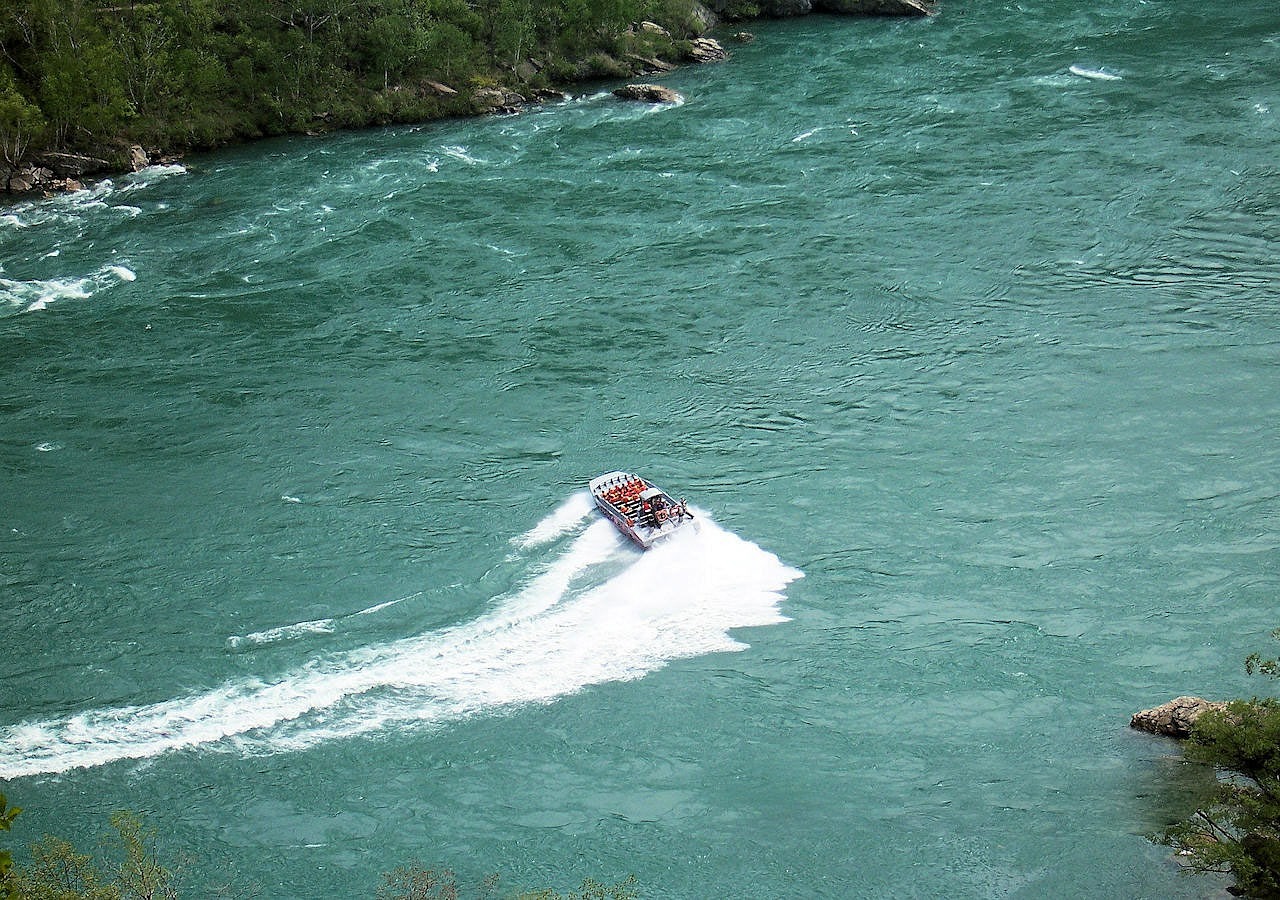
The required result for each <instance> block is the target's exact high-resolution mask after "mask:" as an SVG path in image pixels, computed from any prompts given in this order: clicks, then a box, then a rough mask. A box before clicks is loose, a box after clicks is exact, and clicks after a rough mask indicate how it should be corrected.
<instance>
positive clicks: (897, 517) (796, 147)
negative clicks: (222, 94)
mask: <svg viewBox="0 0 1280 900" xmlns="http://www.w3.org/2000/svg"><path fill="white" fill-rule="evenodd" d="M752 29H753V31H754V32H755V34H756V40H755V41H754V42H752V43H749V44H740V45H739V44H728V36H727V35H725V36H724V39H725V41H726V43H727V44H728V45H729V46H730V47H731V49H732V50H733V56H732V58H731V59H730V60H729V61H728V62H726V63H722V64H718V65H712V66H703V67H693V68H687V69H683V70H681V71H679V72H677V73H674V74H672V75H671V76H669V77H667V78H665V79H664V83H666V84H668V85H669V86H671V87H673V88H675V89H677V90H679V91H680V92H682V93H683V94H684V95H685V98H686V99H685V102H683V103H682V104H679V105H664V106H652V107H651V106H638V105H626V104H624V103H621V102H618V101H616V100H615V99H614V98H613V97H612V96H611V95H609V94H608V93H607V89H608V88H611V87H613V86H614V85H600V86H598V87H591V88H589V89H586V90H584V91H582V92H580V93H578V94H576V95H575V96H573V97H572V98H571V99H570V100H568V101H567V102H564V103H558V104H553V105H549V106H546V107H543V108H539V109H536V110H530V111H527V112H525V113H523V114H521V115H518V116H512V117H495V118H485V119H476V120H471V121H451V122H443V123H434V124H428V125H422V126H416V127H408V126H404V127H394V128H388V129H384V130H374V131H366V132H361V133H348V134H338V135H329V136H322V137H315V138H302V137H299V138H292V139H288V140H276V141H270V142H266V143H260V144H255V145H252V146H247V147H243V148H237V149H233V150H227V151H222V152H217V153H211V154H204V155H199V156H193V157H191V158H189V159H187V160H184V161H183V163H182V165H175V166H167V167H158V168H152V169H147V170H144V171H142V172H140V173H137V174H135V175H128V176H122V177H118V178H113V179H111V180H110V181H108V182H103V183H100V184H98V185H95V186H93V187H91V188H90V189H88V190H85V191H82V192H79V193H76V194H72V195H69V196H64V197H58V198H54V199H50V200H41V201H35V202H23V203H19V204H17V205H15V206H11V207H10V208H8V209H5V210H0V345H2V346H3V350H2V351H0V611H2V612H3V617H4V618H3V622H4V627H3V628H2V629H0V642H2V643H0V650H2V651H3V652H0V789H2V790H3V791H4V793H5V794H6V795H7V796H8V799H9V801H10V802H11V803H15V804H17V805H20V806H23V807H25V808H26V812H24V813H23V815H22V816H21V817H20V818H19V819H18V821H17V822H16V823H15V828H14V831H13V832H12V834H11V836H10V837H11V838H12V841H11V843H12V844H18V845H24V844H25V843H26V842H28V841H31V840H34V839H36V838H37V837H39V835H40V834H42V833H44V832H53V833H56V834H59V835H61V836H64V837H67V838H70V839H72V840H73V841H75V842H76V843H78V844H80V845H81V846H84V847H86V848H88V849H93V847H94V846H95V843H96V840H97V836H98V835H99V834H100V833H102V832H103V831H104V830H105V828H106V819H107V816H108V815H109V814H110V813H111V811H113V810H116V809H120V808H128V809H133V810H137V811H140V812H142V813H143V814H144V815H145V816H146V818H147V821H148V822H149V823H150V824H151V825H152V826H154V827H156V828H157V830H158V831H159V832H160V847H161V849H162V851H164V852H165V853H166V854H167V855H168V856H170V857H171V858H178V857H182V858H185V859H188V861H187V863H186V868H185V875H184V877H185V879H186V884H187V891H188V895H190V896H202V895H207V894H209V893H210V892H212V891H214V890H215V889H216V888H217V887H218V886H219V885H223V884H225V883H228V882H232V883H235V884H237V885H240V886H241V888H243V886H250V887H252V888H253V889H256V890H258V891H259V895H260V896H266V897H297V898H319V897H330V896H371V895H372V894H373V892H374V890H375V888H376V886H377V884H378V880H379V879H378V875H379V873H380V872H383V871H386V870H389V869H391V868H392V867H394V866H397V865H404V864H408V863H410V862H412V861H414V860H421V861H423V862H424V863H427V864H443V865H447V866H451V867H453V868H454V869H456V870H457V871H458V873H459V875H460V876H461V878H462V880H463V881H464V882H467V883H475V882H478V881H479V880H480V878H482V877H483V876H484V875H485V874H487V873H489V872H495V871H496V872H499V873H501V875H502V878H503V884H504V885H506V886H507V887H508V888H511V889H515V888H533V887H544V886H549V887H555V888H558V889H560V890H567V889H570V888H573V887H576V886H577V885H578V884H579V883H580V882H581V881H582V879H583V878H585V877H587V876H593V877H596V878H598V879H601V880H603V881H607V882H612V881H617V880H620V879H622V878H624V877H625V876H626V875H628V874H629V873H634V874H635V876H636V878H637V882H638V885H639V887H640V889H641V895H642V896H644V897H655V898H701V897H750V898H774V897H830V898H846V897H895V898H896V897H950V898H980V897H1021V898H1033V897H1034V898H1039V897H1108V898H1147V897H1151V898H1156V897H1159V898H1166V897H1202V896H1207V895H1211V894H1213V893H1214V892H1215V891H1218V890H1220V889H1221V886H1222V885H1221V883H1220V882H1218V881H1216V880H1213V879H1208V878H1204V877H1199V878H1189V877H1187V876H1185V875H1182V874H1180V873H1179V867H1178V865H1177V864H1176V862H1175V861H1173V860H1172V859H1171V858H1170V856H1169V853H1168V851H1167V850H1166V849H1165V848H1161V847H1157V846H1155V845H1153V844H1151V843H1149V842H1148V841H1147V840H1146V839H1145V838H1144V835H1145V834H1146V833H1148V832H1150V831H1152V830H1153V829H1155V828H1158V827H1160V826H1161V825H1163V824H1165V823H1166V822H1167V821H1169V820H1170V819H1171V818H1172V817H1176V816H1178V815H1181V814H1185V813H1186V812H1187V811H1189V808H1188V807H1187V805H1186V803H1185V802H1183V801H1180V800H1179V791H1182V790H1188V789H1191V788H1193V787H1194V786H1195V781H1196V778H1195V777H1194V773H1191V774H1190V775H1189V774H1188V773H1187V772H1186V771H1185V770H1184V769H1183V768H1182V767H1179V766H1178V764H1177V758H1178V757H1177V753H1178V751H1177V748H1176V746H1175V745H1174V744H1173V743H1171V742H1168V741H1166V740H1163V739H1159V738H1154V737H1151V736H1148V735H1141V734H1137V733H1134V732H1131V731H1130V730H1129V728H1128V727H1127V725H1128V720H1129V716H1130V715H1131V714H1132V713H1133V712H1135V711H1136V710H1138V709H1141V708H1143V707H1147V706H1153V705H1155V704H1157V703H1161V702H1164V701H1165V700H1168V699H1171V698H1173V697H1175V696H1177V695H1179V694H1185V693H1194V694H1200V695H1204V696H1210V697H1233V696H1249V695H1252V694H1256V693H1264V692H1267V691H1268V690H1269V686H1268V685H1267V684H1266V683H1265V682H1260V681H1258V680H1257V679H1251V678H1249V677H1248V676H1247V675H1246V674H1245V672H1244V669H1243V660H1244V657H1245V656H1246V655H1247V654H1249V653H1251V652H1255V651H1258V652H1262V653H1264V654H1274V652H1275V645H1274V642H1273V641H1272V640H1271V639H1270V637H1269V633H1270V632H1271V630H1272V629H1273V628H1276V627H1277V626H1280V619H1278V618H1277V615H1276V613H1277V604H1276V599H1277V589H1278V588H1280V565H1278V561H1280V555H1278V550H1280V487H1278V478H1277V475H1278V474H1280V339H1278V334H1280V332H1278V328H1280V307H1278V306H1277V302H1276V297H1277V288H1278V287H1280V164H1278V163H1277V160H1278V159H1280V156H1277V152H1276V148H1277V143H1278V142H1277V138H1278V137H1280V128H1278V119H1277V116H1278V115H1280V82H1278V81H1277V79H1276V77H1275V73H1276V72H1277V71H1278V70H1280V69H1278V67H1280V17H1277V15H1276V11H1275V7H1274V3H1272V2H1271V0H1267V2H1263V0H1246V2H1241V3H1238V4H1234V5H1233V6H1232V7H1231V9H1230V10H1229V11H1227V10H1226V9H1225V8H1218V7H1214V6H1213V5H1206V4H1200V3H1192V2H1189V0H1168V2H1140V0H1098V2H1094V3H1091V4H1077V3H1069V2H1066V0H1054V2H1045V3H1039V4H1010V3H1002V2H992V0H973V2H946V3H944V4H943V5H942V7H941V14H940V15H938V16H937V17H935V18H932V19H929V20H919V21H906V20H878V19H840V18H825V17H811V18H805V19H799V20H792V21H783V22H762V23H755V24H754V25H753V26H752ZM614 468H624V469H631V470H634V471H638V472H641V473H642V474H645V475H647V476H649V477H651V478H653V479H655V480H656V481H657V482H658V483H659V484H661V485H663V486H664V487H666V488H667V489H669V490H670V491H671V492H672V493H674V494H676V495H684V496H687V497H688V499H689V501H690V503H691V505H692V506H693V507H694V508H695V509H696V510H697V512H698V513H699V517H700V523H701V527H700V529H699V530H698V531H697V532H689V533H685V534H683V535H681V536H680V537H678V538H676V539H673V540H671V541H670V542H668V543H666V544H664V545H661V546H659V547H658V548H657V549H654V550H652V551H650V552H648V553H643V554H642V553H641V552H640V551H638V550H636V549H634V548H632V547H630V546H628V545H627V544H626V543H625V542H624V540H623V539H622V538H621V536H619V535H618V534H617V533H616V532H615V531H614V530H613V529H612V528H611V526H610V525H608V523H606V522H604V521H602V520H600V519H599V518H597V517H596V515H595V514H594V513H593V512H592V510H591V506H590V503H589V501H588V498H587V496H586V494H585V483H586V481H587V479H588V478H590V477H592V476H594V475H596V474H598V473H600V472H603V471H608V470H610V469H614ZM241 888H238V889H237V890H236V891H235V895H236V896H243V895H245V892H244V891H243V890H242V889H241Z"/></svg>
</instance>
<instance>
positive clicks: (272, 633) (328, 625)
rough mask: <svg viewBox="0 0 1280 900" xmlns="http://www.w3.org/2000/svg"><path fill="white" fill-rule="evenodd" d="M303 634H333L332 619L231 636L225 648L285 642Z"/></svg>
mask: <svg viewBox="0 0 1280 900" xmlns="http://www.w3.org/2000/svg"><path fill="white" fill-rule="evenodd" d="M304 634H333V619H315V620H314V621H311V622H298V623H297V624H294V625H281V626H280V627H278V628H268V629H267V630H265V631H255V632H254V633H253V634H244V635H232V636H231V637H229V638H227V646H228V647H230V648H231V649H233V650H237V649H239V648H240V647H244V646H249V645H255V644H272V643H275V642H276V641H287V640H290V639H292V638H295V637H301V636H302V635H304Z"/></svg>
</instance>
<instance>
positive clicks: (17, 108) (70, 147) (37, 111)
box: [0, 0, 934, 197]
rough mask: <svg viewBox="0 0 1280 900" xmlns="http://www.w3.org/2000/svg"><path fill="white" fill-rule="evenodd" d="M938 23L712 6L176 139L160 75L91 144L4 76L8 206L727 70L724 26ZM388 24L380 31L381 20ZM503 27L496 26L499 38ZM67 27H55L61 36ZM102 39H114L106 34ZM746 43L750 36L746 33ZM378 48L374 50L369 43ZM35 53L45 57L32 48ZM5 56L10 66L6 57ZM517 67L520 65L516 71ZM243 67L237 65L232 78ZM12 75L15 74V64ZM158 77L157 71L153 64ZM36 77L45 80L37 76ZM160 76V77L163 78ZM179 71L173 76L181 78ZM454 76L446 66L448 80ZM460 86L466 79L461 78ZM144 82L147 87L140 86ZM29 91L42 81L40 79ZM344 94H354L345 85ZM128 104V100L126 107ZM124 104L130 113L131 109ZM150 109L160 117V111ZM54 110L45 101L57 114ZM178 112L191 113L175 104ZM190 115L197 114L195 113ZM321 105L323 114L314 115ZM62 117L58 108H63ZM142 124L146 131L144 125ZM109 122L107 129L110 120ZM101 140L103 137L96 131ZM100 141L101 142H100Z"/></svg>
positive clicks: (180, 132) (828, 5)
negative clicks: (172, 170)
mask: <svg viewBox="0 0 1280 900" xmlns="http://www.w3.org/2000/svg"><path fill="white" fill-rule="evenodd" d="M933 11H934V8H933V6H932V4H931V3H926V2H925V0H817V2H816V3H815V2H814V0H766V2H764V3H747V4H744V3H737V2H729V0H719V2H713V3H711V4H709V5H704V4H702V3H693V4H691V5H690V6H689V7H688V8H687V9H685V10H683V11H680V12H678V13H672V14H670V15H669V17H668V19H667V20H665V21H663V22H661V23H658V22H651V21H641V22H638V23H633V24H631V25H629V26H628V27H627V28H626V29H625V30H624V31H623V32H622V33H621V34H619V35H616V36H614V37H612V38H610V39H608V40H607V41H606V40H603V39H600V38H598V37H597V39H596V40H594V41H592V42H590V43H588V44H584V45H582V46H581V47H580V48H579V52H578V55H577V56H575V57H573V58H571V59H560V58H555V56H554V54H551V53H550V52H538V53H531V54H530V55H527V56H524V57H523V58H520V59H519V61H518V62H514V63H512V64H509V65H489V66H488V67H486V68H485V69H484V70H483V71H470V72H467V77H465V78H449V77H447V74H441V73H437V72H435V71H434V70H432V71H428V70H425V69H423V70H414V71H415V72H416V76H415V77H408V71H409V70H406V73H405V75H404V77H402V78H399V79H396V80H395V83H393V80H392V78H391V68H390V64H389V63H386V61H385V60H384V63H386V65H387V67H386V68H384V69H383V73H382V85H381V90H378V89H368V88H367V87H365V86H363V85H361V84H359V82H358V79H356V80H352V81H351V83H350V84H348V88H349V90H348V91H346V92H345V94H346V95H345V96H341V94H342V92H334V94H333V96H331V97H324V98H323V100H324V102H321V103H318V104H316V103H314V102H313V103H311V104H308V103H307V102H306V100H307V98H306V97H305V96H304V94H305V92H304V91H303V90H302V89H301V88H300V87H295V88H294V89H293V94H292V98H291V99H292V103H290V102H289V99H290V98H284V99H283V100H282V98H281V97H280V96H274V97H259V98H257V99H256V100H254V99H253V98H250V100H249V101H248V105H250V106H262V107H271V106H276V107H280V106H285V107H287V108H286V109H281V110H277V117H276V119H275V120H272V119H271V118H270V117H268V118H267V119H263V120H260V121H253V120H252V119H251V118H250V117H248V116H247V115H246V114H245V113H244V111H243V110H242V111H241V112H240V113H238V114H237V113H235V111H234V110H230V109H204V110H201V111H200V112H199V113H193V112H191V111H190V110H188V113H189V114H190V115H191V117H192V118H193V119H201V120H204V122H203V124H200V125H197V124H192V125H191V126H189V127H185V128H184V127H179V126H178V125H176V124H175V116H177V115H178V113H176V112H174V111H169V112H167V113H163V112H162V113H160V114H157V115H154V116H150V117H144V116H139V115H136V114H135V113H136V108H141V107H142V103H141V98H142V97H143V96H144V95H149V96H151V97H152V98H156V97H159V96H161V95H163V94H164V93H165V91H166V90H170V91H172V89H173V86H172V85H166V84H164V83H155V82H156V81H157V79H159V78H160V76H159V75H157V74H155V73H152V74H150V75H148V76H147V80H148V83H147V84H146V85H137V84H133V83H131V82H128V80H127V79H126V84H125V89H124V90H122V93H121V96H119V97H116V98H114V99H115V100H116V101H119V103H120V104H123V105H124V106H127V107H129V108H130V109H131V110H133V112H125V113H120V119H119V122H118V123H117V125H116V127H114V128H112V129H104V130H100V131H98V132H92V131H91V130H90V127H89V126H90V125H91V124H93V123H91V122H89V121H88V119H86V118H84V117H81V118H80V119H75V118H74V117H69V116H68V115H67V113H66V111H65V110H64V111H62V112H60V113H57V114H55V113H54V112H50V111H49V110H47V109H42V108H40V104H39V102H37V100H36V99H33V96H34V95H39V94H40V90H38V89H37V88H38V86H37V88H33V87H32V86H31V85H27V86H26V90H25V91H24V90H23V87H24V86H23V85H22V84H21V83H20V82H21V80H22V79H21V78H19V77H17V76H18V75H20V74H21V72H22V67H21V66H19V67H16V68H15V69H14V74H10V73H8V72H7V71H5V70H4V69H0V147H2V148H3V153H0V194H8V195H10V196H13V197H23V196H30V195H37V196H38V195H41V194H53V193H58V192H65V191H76V190H80V189H82V188H83V187H84V186H85V185H86V184H87V183H91V182H92V181H94V180H98V179H101V178H105V177H109V176H111V175H114V174H120V173H124V172H130V171H138V170H140V169H142V168H145V167H146V166H148V165H156V164H168V163H172V162H174V161H176V160H177V159H179V158H181V157H182V156H183V155H185V154H187V153H191V152H198V151H202V150H211V149H216V148H218V147H225V146H229V145H234V144H239V143H245V142H249V141H252V140H255V139H258V138H262V137H273V136H278V135H282V134H318V133H324V132H329V131H335V130H343V129H352V128H365V127H371V126H384V125H390V124H402V123H407V122H423V121H432V120H439V119H447V118H462V117H468V116H477V115H491V114H494V113H514V112H517V111H519V110H520V109H521V108H524V107H526V106H528V105H530V104H537V103H542V102H546V101H548V100H554V99H563V98H564V97H565V96H566V93H567V92H568V91H570V90H572V89H573V88H574V87H576V86H579V85H582V84H586V83H589V82H593V81H600V80H602V79H629V78H634V77H640V76H651V75H655V74H661V73H664V72H669V71H672V70H673V69H675V68H677V67H679V66H683V65H690V64H699V63H706V62H713V61H718V60H722V59H724V58H725V57H726V55H727V54H726V53H725V52H724V50H723V48H722V47H721V46H720V44H719V43H718V41H716V40H715V39H713V38H709V37H707V34H708V32H710V31H711V30H712V29H713V28H715V27H716V26H718V25H721V24H723V23H726V22H740V21H745V20H748V19H751V18H761V17H764V18H779V17H790V16H799V15H806V14H808V13H811V12H819V13H833V14H840V15H875V16H923V15H930V14H932V12H933ZM379 21H381V20H379ZM146 24H147V23H146V22H145V21H144V22H141V23H139V22H138V21H131V22H130V23H129V24H128V25H127V26H119V25H117V26H116V28H117V31H118V32H119V34H118V35H117V36H116V37H115V38H114V41H115V43H117V44H119V43H122V42H123V39H122V38H121V37H120V36H119V35H125V36H128V35H131V34H134V33H135V32H137V31H139V30H141V29H142V27H143V26H144V25H146ZM325 24H327V23H326V22H319V23H311V24H310V25H308V26H307V27H309V28H310V29H311V30H312V35H311V38H310V40H311V41H313V42H314V40H315V34H314V33H315V30H316V29H317V28H320V27H322V26H323V25H325ZM499 24H501V23H494V24H491V27H494V28H496V27H498V25H499ZM62 28H63V26H62V25H60V24H58V23H50V24H48V30H49V32H50V33H51V34H54V35H57V34H59V33H60V29H62ZM104 30H105V29H104ZM739 34H741V33H739ZM371 39H372V38H371ZM31 44H32V46H31V48H30V49H32V50H35V49H37V47H36V42H35V41H34V40H33V41H31ZM7 55H8V54H7ZM516 58H517V57H513V59H516ZM241 62H243V58H240V59H235V60H232V61H230V63H229V64H228V66H227V68H228V69H235V68H236V67H237V66H239V64H240V63H241ZM6 65H7V64H6ZM148 65H149V64H148ZM31 68H32V69H33V70H34V69H36V68H37V66H36V64H34V63H33V64H32V65H31ZM156 68H157V69H158V68H159V66H157V67H156ZM177 70H178V69H177V66H176V64H175V66H174V71H175V72H176V71H177ZM448 72H449V67H448V66H447V65H446V66H445V73H448ZM460 74H461V73H460ZM137 78H139V79H141V78H142V76H141V75H138V76H137ZM28 80H32V81H36V80H38V78H37V77H36V76H31V77H30V78H29V79H28ZM344 83H345V82H344ZM125 95H128V97H126V96H125ZM89 100H93V102H95V103H97V104H98V105H100V106H104V107H106V108H110V107H111V105H112V104H111V102H108V101H107V100H106V98H103V97H98V98H92V97H90V96H89V94H88V93H86V95H85V97H84V98H82V101H83V102H88V101H89ZM126 100H127V101H128V102H126ZM152 102H153V104H155V105H157V106H159V105H160V104H159V103H158V101H156V100H154V99H153V100H152ZM51 103H53V101H48V100H46V101H45V106H49V105H50V104H51ZM172 105H174V106H176V107H179V108H180V107H181V106H182V104H172ZM186 105H187V106H188V107H189V106H190V103H189V102H188V103H187V104H186ZM308 105H313V106H314V107H315V108H314V109H308V108H307V107H308ZM55 107H56V104H55ZM135 120H137V121H135ZM104 121H105V120H104ZM98 127H99V128H100V129H102V128H103V126H101V125H99V126H98ZM95 135H96V136H95Z"/></svg>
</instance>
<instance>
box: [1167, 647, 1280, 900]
mask: <svg viewBox="0 0 1280 900" xmlns="http://www.w3.org/2000/svg"><path fill="white" fill-rule="evenodd" d="M1273 636H1274V637H1276V638H1280V631H1277V632H1274V633H1273ZM1245 668H1246V669H1247V670H1248V672H1249V674H1251V675H1252V674H1261V675H1265V676H1267V677H1270V678H1277V677H1280V661H1278V660H1275V659H1263V658H1262V657H1261V656H1259V655H1258V654H1254V655H1252V656H1250V657H1249V659H1248V660H1246V662H1245ZM1185 756H1186V759H1187V760H1188V761H1189V762H1191V763H1194V764H1202V765H1208V766H1212V767H1214V768H1215V769H1216V770H1217V771H1218V772H1219V773H1221V776H1222V777H1220V778H1219V779H1218V780H1217V781H1216V784H1215V787H1214V789H1213V791H1212V793H1211V795H1210V798H1209V802H1208V803H1207V804H1205V805H1204V807H1203V808H1202V809H1199V810H1197V811H1196V812H1195V813H1194V814H1193V815H1191V816H1190V817H1189V818H1187V819H1186V820H1185V821H1182V822H1179V823H1176V824H1174V825H1172V826H1170V827H1169V828H1167V829H1165V830H1164V831H1163V832H1162V833H1161V834H1159V835H1158V836H1157V837H1156V839H1157V840H1158V841H1160V842H1161V843H1163V844H1166V845H1168V846H1170V847H1173V848H1175V849H1176V850H1177V851H1178V853H1179V857H1180V858H1181V859H1182V860H1183V861H1184V862H1185V863H1186V864H1187V866H1188V867H1189V869H1190V870H1191V871H1195V872H1216V873H1220V874H1225V875H1229V876H1230V877H1231V878H1232V880H1233V881H1234V884H1233V885H1232V886H1231V888H1229V890H1230V891H1231V893H1233V894H1238V895H1240V896H1244V897H1255V898H1265V900H1274V898H1280V701H1278V700H1276V699H1275V698H1273V697H1264V698H1261V699H1260V698H1258V697H1254V698H1253V699H1251V700H1235V701H1232V702H1231V703H1228V704H1227V705H1226V707H1225V708H1224V709H1220V710H1211V711H1209V712H1206V713H1205V714H1204V715H1202V716H1200V717H1199V718H1198V719H1196V721H1195V724H1194V726H1193V727H1192V730H1191V735H1190V737H1189V738H1188V739H1187V743H1186V745H1185Z"/></svg>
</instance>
